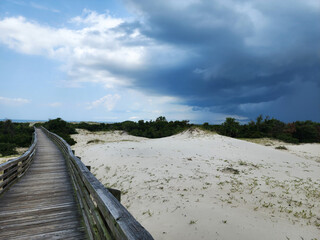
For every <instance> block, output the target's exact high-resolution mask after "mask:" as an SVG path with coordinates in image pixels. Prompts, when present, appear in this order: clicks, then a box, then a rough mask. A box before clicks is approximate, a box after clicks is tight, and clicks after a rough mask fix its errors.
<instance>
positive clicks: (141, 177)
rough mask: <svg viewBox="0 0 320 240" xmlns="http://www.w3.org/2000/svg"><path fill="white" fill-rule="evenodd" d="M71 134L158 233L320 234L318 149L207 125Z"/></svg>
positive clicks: (78, 148)
mask: <svg viewBox="0 0 320 240" xmlns="http://www.w3.org/2000/svg"><path fill="white" fill-rule="evenodd" d="M73 137H74V138H75V139H76V141H77V142H78V143H77V144H76V145H75V146H74V147H73V149H74V150H75V151H76V155H78V156H80V157H81V158H82V160H83V161H84V162H85V163H86V164H87V165H91V166H92V172H93V173H94V174H95V175H96V176H97V178H98V179H99V180H100V181H102V183H104V184H105V185H106V186H110V187H113V188H118V189H121V190H122V203H123V204H124V205H125V206H126V207H128V209H129V211H130V212H131V213H132V214H133V216H135V217H136V218H137V220H138V221H140V222H141V224H142V225H143V226H145V227H146V228H147V229H148V230H149V231H150V233H151V234H152V235H153V236H154V238H155V239H252V240H253V239H254V240H255V239H302V238H303V239H317V238H318V239H320V238H319V236H320V230H319V226H320V203H319V199H320V179H319V174H320V163H319V162H317V161H316V160H317V156H316V155H314V154H316V152H315V153H314V152H312V153H310V154H309V155H310V157H309V158H302V157H298V156H296V155H294V154H292V153H289V152H288V151H281V150H276V149H274V147H271V146H261V145H258V144H255V143H250V142H246V141H242V140H237V139H232V138H228V137H224V136H220V135H217V134H216V135H214V134H206V133H204V132H201V131H194V132H190V131H188V132H185V133H183V134H179V135H176V136H172V137H168V138H162V139H145V138H139V137H133V136H129V135H126V134H120V133H119V132H113V133H100V134H91V133H89V132H86V131H83V130H80V134H77V135H74V136H73ZM90 140H95V141H93V142H92V143H89V144H88V141H90ZM98 140H99V141H98ZM318 146H320V145H318ZM300 148H301V149H300ZM300 148H298V149H297V150H295V151H297V152H308V148H303V145H301V147H300ZM311 155H312V156H311Z"/></svg>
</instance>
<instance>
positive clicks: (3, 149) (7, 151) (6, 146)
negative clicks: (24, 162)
mask: <svg viewBox="0 0 320 240" xmlns="http://www.w3.org/2000/svg"><path fill="white" fill-rule="evenodd" d="M15 148H16V145H15V144H12V143H0V154H1V156H3V157H4V156H9V155H14V154H18V152H17V151H16V150H15Z"/></svg>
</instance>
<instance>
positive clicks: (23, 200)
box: [0, 129, 87, 239]
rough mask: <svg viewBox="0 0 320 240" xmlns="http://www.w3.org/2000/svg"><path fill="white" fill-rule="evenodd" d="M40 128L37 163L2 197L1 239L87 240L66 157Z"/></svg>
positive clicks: (34, 161)
mask: <svg viewBox="0 0 320 240" xmlns="http://www.w3.org/2000/svg"><path fill="white" fill-rule="evenodd" d="M36 131H37V136H38V143H37V150H36V153H35V156H34V160H33V163H32V164H31V166H30V168H29V169H28V171H27V172H26V173H25V175H24V176H23V177H22V178H21V179H20V180H19V181H18V182H17V183H16V184H14V185H13V186H11V188H9V190H7V191H6V192H5V193H3V194H2V195H1V196H0V239H87V236H86V233H85V228H84V226H83V224H82V218H81V215H80V213H79V210H78V206H77V203H76V201H75V196H74V191H73V188H72V184H71V179H70V176H69V174H68V170H67V167H66V163H65V159H64V157H63V155H62V153H61V152H60V150H59V149H58V148H57V147H56V145H55V144H54V143H53V142H52V141H51V140H49V139H48V137H47V136H45V134H44V133H43V132H42V131H41V130H40V129H37V130H36Z"/></svg>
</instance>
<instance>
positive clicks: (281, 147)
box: [275, 145, 288, 150]
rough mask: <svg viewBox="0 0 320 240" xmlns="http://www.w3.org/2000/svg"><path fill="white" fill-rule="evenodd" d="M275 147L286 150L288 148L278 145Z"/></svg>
mask: <svg viewBox="0 0 320 240" xmlns="http://www.w3.org/2000/svg"><path fill="white" fill-rule="evenodd" d="M275 149H279V150H288V148H286V147H285V146H282V145H281V146H278V147H275Z"/></svg>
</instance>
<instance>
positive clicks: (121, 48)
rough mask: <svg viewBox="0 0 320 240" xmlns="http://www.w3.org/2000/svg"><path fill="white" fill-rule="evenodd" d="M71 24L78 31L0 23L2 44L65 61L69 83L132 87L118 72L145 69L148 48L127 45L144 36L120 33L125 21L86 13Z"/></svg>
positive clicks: (18, 20)
mask: <svg viewBox="0 0 320 240" xmlns="http://www.w3.org/2000/svg"><path fill="white" fill-rule="evenodd" d="M71 22H72V23H74V24H75V25H77V27H76V29H72V28H52V27H49V26H47V25H41V24H39V23H37V22H34V21H30V20H28V19H26V18H24V17H22V16H18V17H7V18H4V19H0V43H2V44H5V45H7V46H8V47H9V48H11V49H13V50H14V51H18V52H20V53H24V54H30V55H42V56H45V57H49V58H52V59H56V60H59V61H61V62H62V63H63V64H62V66H63V67H62V70H63V71H65V72H66V73H67V76H68V79H67V81H76V82H77V83H83V82H100V83H102V84H103V85H105V86H107V87H114V86H117V85H123V84H129V83H130V81H131V80H130V79H127V78H125V77H123V76H119V74H115V73H114V72H116V71H117V72H119V70H121V71H132V70H136V69H139V68H141V67H142V66H143V63H144V58H145V48H144V46H143V45H141V44H131V45H129V44H125V41H127V40H130V39H139V38H140V37H141V35H140V34H139V33H137V32H136V33H135V34H131V35H126V34H125V33H123V32H120V31H116V30H115V28H116V27H118V26H119V25H120V24H121V23H123V22H124V20H123V19H120V18H113V17H111V16H109V15H108V14H107V13H105V14H97V13H96V12H93V11H89V10H85V11H84V14H83V15H82V16H78V17H75V18H73V19H72V20H71ZM79 76H81V79H79ZM69 85H73V84H69Z"/></svg>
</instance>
